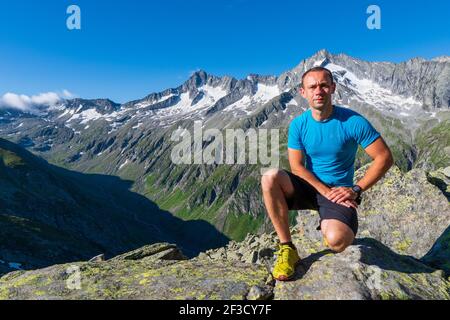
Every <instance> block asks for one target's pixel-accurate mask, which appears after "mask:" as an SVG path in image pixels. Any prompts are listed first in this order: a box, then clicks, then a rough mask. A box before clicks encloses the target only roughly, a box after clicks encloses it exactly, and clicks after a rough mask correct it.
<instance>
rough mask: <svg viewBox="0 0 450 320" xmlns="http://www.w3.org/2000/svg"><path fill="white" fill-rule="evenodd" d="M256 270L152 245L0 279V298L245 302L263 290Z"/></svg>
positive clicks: (261, 271)
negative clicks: (98, 259) (189, 256)
mask: <svg viewBox="0 0 450 320" xmlns="http://www.w3.org/2000/svg"><path fill="white" fill-rule="evenodd" d="M266 277H267V273H266V270H265V268H264V267H262V266H258V265H245V264H236V263H234V262H232V261H229V262H221V263H208V264H204V263H201V262H199V261H196V260H185V258H184V257H183V255H181V254H180V251H179V250H178V249H177V248H176V247H175V246H173V245H169V244H155V245H152V246H148V247H144V248H141V249H140V250H136V251H134V252H133V253H132V254H130V255H122V256H119V257H117V258H113V259H111V260H107V261H104V262H80V263H71V264H63V265H56V266H52V267H48V268H45V269H41V270H35V271H27V272H25V271H16V272H12V273H9V274H7V275H5V276H3V277H2V278H0V299H21V300H22V299H77V300H79V299H152V300H153V299H154V300H156V299H181V300H192V299H224V300H232V299H240V300H242V299H245V298H246V297H247V294H249V293H250V292H251V291H255V289H252V287H254V286H255V288H264V284H265V280H266Z"/></svg>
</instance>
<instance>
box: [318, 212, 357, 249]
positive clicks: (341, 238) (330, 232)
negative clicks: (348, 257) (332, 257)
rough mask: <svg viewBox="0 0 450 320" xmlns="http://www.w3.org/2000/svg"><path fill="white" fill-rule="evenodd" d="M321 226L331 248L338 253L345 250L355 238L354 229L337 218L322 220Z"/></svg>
mask: <svg viewBox="0 0 450 320" xmlns="http://www.w3.org/2000/svg"><path fill="white" fill-rule="evenodd" d="M320 228H321V230H322V234H323V236H324V238H325V239H326V241H327V243H328V246H329V248H330V249H331V250H333V251H334V252H337V253H339V252H342V251H344V250H345V249H346V248H347V247H348V246H349V245H351V244H352V243H353V240H354V239H355V235H354V234H353V231H352V229H350V227H349V226H347V225H346V224H345V223H343V222H341V221H339V220H336V219H326V220H322V223H321V224H320Z"/></svg>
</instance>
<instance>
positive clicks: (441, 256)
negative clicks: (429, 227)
mask: <svg viewBox="0 0 450 320" xmlns="http://www.w3.org/2000/svg"><path fill="white" fill-rule="evenodd" d="M420 261H423V262H424V263H426V264H428V265H430V266H432V267H433V268H436V269H441V270H444V272H445V273H446V275H447V277H448V276H450V226H449V227H448V228H447V229H445V231H444V232H443V233H442V235H441V236H440V237H439V238H438V239H437V240H436V242H435V243H434V245H433V246H432V247H431V249H430V251H428V252H427V254H426V255H424V256H423V257H422V258H421V259H420Z"/></svg>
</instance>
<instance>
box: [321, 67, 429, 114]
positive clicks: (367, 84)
mask: <svg viewBox="0 0 450 320" xmlns="http://www.w3.org/2000/svg"><path fill="white" fill-rule="evenodd" d="M326 68H327V69H329V70H330V71H331V72H333V73H334V76H335V77H336V78H337V79H338V81H339V83H341V84H343V85H345V86H347V87H349V88H351V89H353V91H354V92H355V93H356V97H354V98H355V99H356V100H359V101H361V102H366V103H369V104H371V105H373V106H375V107H376V108H377V109H381V110H389V111H394V110H398V109H399V108H401V109H402V111H404V112H407V111H409V110H411V109H412V108H414V107H416V108H417V107H421V106H422V103H420V102H419V101H417V100H415V99H414V97H402V96H399V95H397V94H394V93H393V92H392V91H391V90H389V89H386V88H383V87H381V86H380V85H379V84H377V83H375V82H373V81H372V80H369V79H360V78H358V77H357V76H356V75H355V74H354V73H352V72H350V71H349V70H347V69H345V68H343V67H341V66H339V65H336V64H333V63H329V64H327V65H326Z"/></svg>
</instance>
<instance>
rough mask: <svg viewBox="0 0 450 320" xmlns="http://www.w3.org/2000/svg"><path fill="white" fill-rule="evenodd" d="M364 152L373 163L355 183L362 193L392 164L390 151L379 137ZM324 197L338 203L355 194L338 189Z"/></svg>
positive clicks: (344, 189)
mask: <svg viewBox="0 0 450 320" xmlns="http://www.w3.org/2000/svg"><path fill="white" fill-rule="evenodd" d="M365 151H366V153H367V154H368V155H369V156H370V157H371V158H372V159H373V162H372V164H371V165H370V167H369V169H367V171H366V174H365V175H364V177H363V178H362V179H361V180H359V181H358V182H357V185H358V186H360V187H361V189H362V190H363V191H366V190H368V189H369V188H370V187H372V186H373V185H374V184H375V183H377V182H378V181H379V180H380V179H381V178H382V177H383V176H384V175H385V174H386V172H387V171H388V170H389V168H390V167H392V165H393V164H394V159H393V157H392V153H391V150H390V149H389V147H388V146H387V145H386V143H385V142H384V140H383V138H381V137H380V138H378V139H377V140H375V142H373V143H372V144H371V145H370V146H368V147H367V148H366V149H365ZM326 197H327V198H328V199H329V200H331V201H333V202H340V201H343V200H347V199H354V198H355V197H356V194H355V193H354V192H353V191H352V190H351V188H346V187H339V188H333V189H332V191H331V192H330V193H329V194H328V195H327V196H326Z"/></svg>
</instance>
